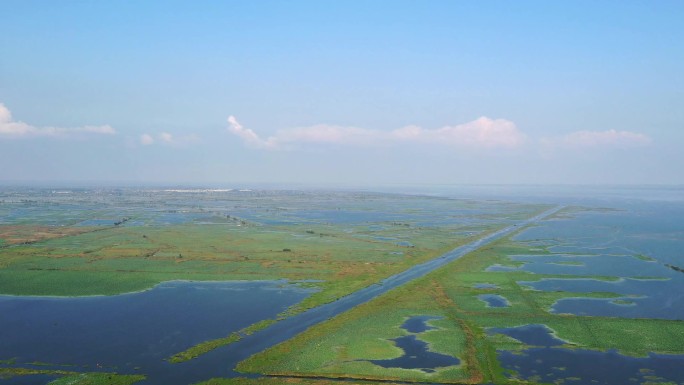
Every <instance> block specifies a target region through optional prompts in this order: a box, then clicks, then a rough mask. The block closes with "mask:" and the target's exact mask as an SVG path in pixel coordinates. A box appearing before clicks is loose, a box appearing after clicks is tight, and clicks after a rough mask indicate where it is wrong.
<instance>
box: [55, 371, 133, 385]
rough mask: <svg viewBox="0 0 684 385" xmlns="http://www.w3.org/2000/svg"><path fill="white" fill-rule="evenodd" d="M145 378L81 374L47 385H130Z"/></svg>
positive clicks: (129, 375) (127, 375)
mask: <svg viewBox="0 0 684 385" xmlns="http://www.w3.org/2000/svg"><path fill="white" fill-rule="evenodd" d="M145 378H146V377H145V376H143V375H135V374H114V373H81V374H73V375H69V376H64V377H62V378H59V379H56V380H54V381H52V382H50V383H48V385H131V384H134V383H136V382H139V381H142V380H144V379H145Z"/></svg>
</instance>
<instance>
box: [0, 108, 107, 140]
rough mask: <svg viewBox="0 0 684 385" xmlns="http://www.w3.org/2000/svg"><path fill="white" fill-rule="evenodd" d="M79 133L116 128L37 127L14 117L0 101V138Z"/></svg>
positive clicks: (103, 132)
mask: <svg viewBox="0 0 684 385" xmlns="http://www.w3.org/2000/svg"><path fill="white" fill-rule="evenodd" d="M77 134H99V135H114V134H116V130H115V129H114V128H112V127H111V126H108V125H104V126H82V127H71V128H65V127H35V126H32V125H30V124H27V123H24V122H17V121H14V120H13V119H12V113H11V112H10V110H9V109H8V108H7V107H5V105H4V104H2V103H0V138H3V137H11V138H20V137H65V136H73V135H77Z"/></svg>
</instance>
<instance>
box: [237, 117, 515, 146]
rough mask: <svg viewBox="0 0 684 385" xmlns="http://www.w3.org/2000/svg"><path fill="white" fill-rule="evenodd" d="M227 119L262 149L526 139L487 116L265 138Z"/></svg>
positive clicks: (320, 128)
mask: <svg viewBox="0 0 684 385" xmlns="http://www.w3.org/2000/svg"><path fill="white" fill-rule="evenodd" d="M228 123H229V124H230V126H229V128H228V131H230V132H231V133H233V134H234V135H236V136H238V137H240V138H241V139H242V140H243V141H244V142H245V144H246V145H248V146H250V147H253V148H262V149H278V148H285V147H288V148H289V147H292V146H296V145H298V144H300V145H301V144H316V143H318V144H337V145H351V146H359V145H360V146H385V145H391V144H399V143H428V144H441V145H451V146H456V147H464V148H515V147H519V146H520V145H522V144H523V143H524V141H525V135H524V134H522V133H521V132H520V131H519V130H518V129H517V127H516V126H515V124H514V123H513V122H511V121H508V120H505V119H490V118H487V117H481V118H479V119H476V120H474V121H472V122H468V123H464V124H460V125H456V126H445V127H442V128H439V129H424V128H422V127H418V126H407V127H402V128H398V129H395V130H392V131H380V130H373V129H366V128H358V127H344V126H334V125H325V124H319V125H315V126H310V127H299V128H290V129H285V130H279V131H278V132H277V133H276V134H275V135H274V136H271V137H269V138H267V139H262V138H261V137H259V135H258V134H257V133H256V132H254V131H253V130H251V129H247V128H244V127H243V126H242V125H241V124H240V123H238V121H237V119H235V117H234V116H230V117H229V118H228Z"/></svg>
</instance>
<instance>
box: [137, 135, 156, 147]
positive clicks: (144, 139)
mask: <svg viewBox="0 0 684 385" xmlns="http://www.w3.org/2000/svg"><path fill="white" fill-rule="evenodd" d="M140 144H142V145H143V146H149V145H150V144H154V137H153V136H152V135H150V134H142V135H140Z"/></svg>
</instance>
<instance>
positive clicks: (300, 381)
mask: <svg viewBox="0 0 684 385" xmlns="http://www.w3.org/2000/svg"><path fill="white" fill-rule="evenodd" d="M340 383H341V382H340V380H339V379H325V378H300V377H280V376H279V377H260V378H245V377H236V378H212V379H210V380H207V381H203V382H200V383H197V384H194V385H282V384H288V385H340ZM342 383H343V384H346V385H377V384H378V382H377V381H362V380H357V381H348V380H347V381H344V382H342ZM382 383H383V384H386V385H398V384H397V383H394V382H392V381H383V382H382Z"/></svg>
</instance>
